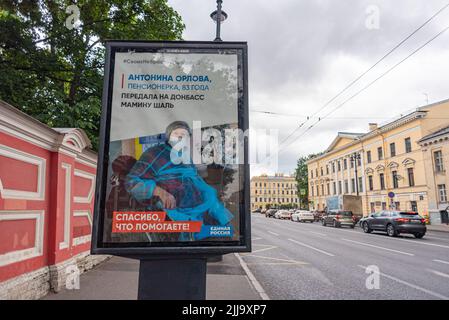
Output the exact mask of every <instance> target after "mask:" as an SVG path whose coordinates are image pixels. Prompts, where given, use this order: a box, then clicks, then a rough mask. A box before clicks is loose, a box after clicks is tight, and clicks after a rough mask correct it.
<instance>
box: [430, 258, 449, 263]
mask: <svg viewBox="0 0 449 320" xmlns="http://www.w3.org/2000/svg"><path fill="white" fill-rule="evenodd" d="M432 261H435V262H439V263H444V264H449V261H444V260H438V259H434V260H432Z"/></svg>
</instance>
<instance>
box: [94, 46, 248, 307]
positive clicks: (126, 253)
mask: <svg viewBox="0 0 449 320" xmlns="http://www.w3.org/2000/svg"><path fill="white" fill-rule="evenodd" d="M247 60H248V54H247V44H246V43H245V42H198V41H195V42H192V41H108V42H107V43H106V63H105V79H104V89H103V102H102V114H101V126H100V147H99V154H98V156H99V161H98V167H97V180H96V190H95V208H94V217H93V225H92V248H91V253H92V254H109V255H116V256H122V257H128V258H132V259H138V260H140V272H139V290H138V299H142V300H143V299H152V300H158V299H177V300H178V299H186V300H190V299H198V300H202V299H205V295H206V267H207V260H208V259H212V258H213V257H217V256H219V255H223V254H227V253H232V252H250V251H251V230H250V229H251V224H250V192H249V190H250V188H249V181H250V179H249V177H250V175H249V163H248V138H247V137H248V123H249V121H248V86H247V83H248V74H247V73H248V72H247V70H248V69H247V65H248V63H247Z"/></svg>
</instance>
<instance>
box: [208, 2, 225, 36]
mask: <svg viewBox="0 0 449 320" xmlns="http://www.w3.org/2000/svg"><path fill="white" fill-rule="evenodd" d="M222 3H223V0H217V10H215V11H214V12H212V13H211V14H210V17H211V18H212V20H214V21H215V23H216V24H217V29H216V36H215V40H214V41H223V40H221V37H220V32H221V24H222V22H224V21H225V20H226V19H227V18H228V14H227V13H226V12H224V11H223V10H221V4H222Z"/></svg>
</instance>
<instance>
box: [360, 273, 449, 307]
mask: <svg viewBox="0 0 449 320" xmlns="http://www.w3.org/2000/svg"><path fill="white" fill-rule="evenodd" d="M358 266H359V267H360V268H362V269H364V270H366V268H367V267H365V266H362V265H358ZM379 274H380V275H381V276H384V277H385V278H388V279H391V280H393V281H396V282H399V283H401V284H403V285H406V286H408V287H410V288H413V289H416V290H419V291H422V292H425V293H427V294H430V295H432V296H434V297H437V298H440V299H442V300H449V297H446V296H443V295H442V294H439V293H436V292H433V291H431V290H428V289H425V288H422V287H420V286H417V285H415V284H412V283H409V282H407V281H404V280H401V279H398V278H395V277H393V276H390V275H388V274H385V273H382V272H379Z"/></svg>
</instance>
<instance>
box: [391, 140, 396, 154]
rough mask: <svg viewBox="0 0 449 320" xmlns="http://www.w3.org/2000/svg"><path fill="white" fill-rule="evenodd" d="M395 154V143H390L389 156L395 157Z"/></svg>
mask: <svg viewBox="0 0 449 320" xmlns="http://www.w3.org/2000/svg"><path fill="white" fill-rule="evenodd" d="M395 156H396V144H395V143H394V142H393V143H390V157H395Z"/></svg>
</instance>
